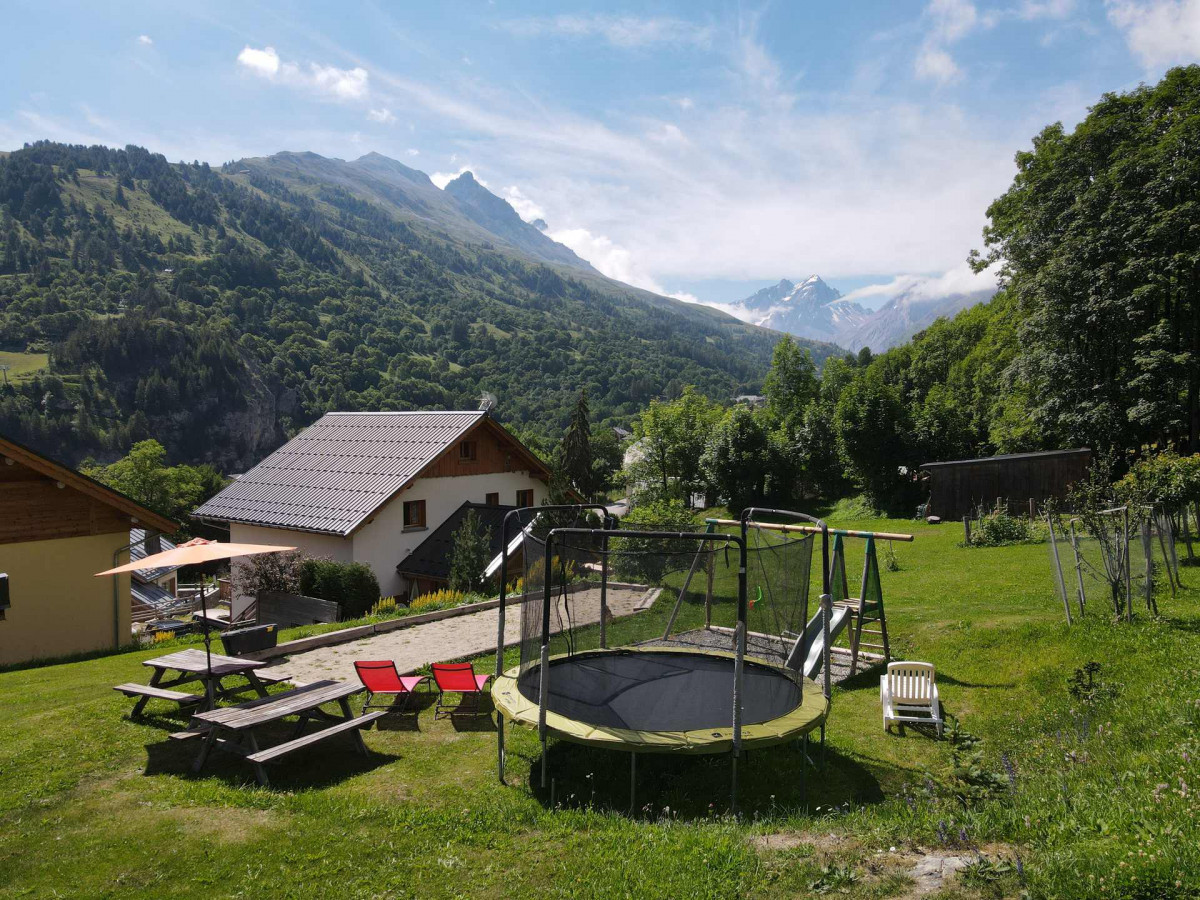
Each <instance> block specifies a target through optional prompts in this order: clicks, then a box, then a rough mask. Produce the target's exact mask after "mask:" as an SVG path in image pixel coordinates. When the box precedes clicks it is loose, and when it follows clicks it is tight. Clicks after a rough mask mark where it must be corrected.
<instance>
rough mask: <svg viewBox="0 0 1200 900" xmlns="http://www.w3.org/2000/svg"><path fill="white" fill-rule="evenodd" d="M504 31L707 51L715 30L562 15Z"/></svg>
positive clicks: (659, 20)
mask: <svg viewBox="0 0 1200 900" xmlns="http://www.w3.org/2000/svg"><path fill="white" fill-rule="evenodd" d="M500 27H501V28H503V29H504V30H505V31H508V32H509V33H511V34H515V35H519V36H521V37H541V36H544V35H559V36H563V37H576V38H582V37H598V38H601V39H603V40H605V41H607V42H608V43H610V44H612V45H613V46H616V47H626V48H628V47H645V46H648V45H651V44H690V45H694V46H700V47H707V46H709V45H710V44H711V43H712V40H713V34H714V30H713V28H712V27H711V26H709V25H699V24H696V23H694V22H688V21H686V20H684V19H676V18H671V17H651V18H642V17H639V16H616V15H605V14H600V13H597V14H595V15H560V16H545V17H539V18H529V19H510V20H508V21H506V22H502V23H501V26H500Z"/></svg>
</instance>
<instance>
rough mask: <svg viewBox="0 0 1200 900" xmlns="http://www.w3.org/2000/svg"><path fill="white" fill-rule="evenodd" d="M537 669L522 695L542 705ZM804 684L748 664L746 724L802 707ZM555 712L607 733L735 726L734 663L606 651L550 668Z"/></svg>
mask: <svg viewBox="0 0 1200 900" xmlns="http://www.w3.org/2000/svg"><path fill="white" fill-rule="evenodd" d="M538 678H539V672H538V667H537V666H534V667H532V668H530V669H529V670H528V671H527V672H525V674H524V675H522V676H521V677H520V679H519V682H518V686H519V689H520V691H521V694H522V695H524V697H525V698H526V699H527V700H529V701H530V702H531V703H535V704H536V703H538V702H539V684H538ZM800 700H801V696H800V688H799V686H798V685H797V684H796V683H795V682H794V681H792V680H791V679H790V678H788V677H787V676H786V675H784V674H783V673H781V672H778V671H776V670H774V669H771V668H768V667H767V666H763V665H759V664H757V663H753V662H750V661H747V662H746V663H745V666H744V669H743V676H742V724H743V725H755V724H758V723H760V722H767V721H769V720H771V719H776V718H779V717H780V716H784V715H787V714H788V713H790V712H791V711H792V710H794V709H796V707H797V706H799V705H800ZM547 709H548V710H549V711H550V712H554V713H558V714H559V715H561V716H565V717H566V718H569V719H574V720H576V721H578V722H583V723H586V724H588V725H595V726H599V727H602V728H625V729H629V730H631V731H700V730H703V729H715V728H730V727H731V726H732V725H733V659H732V657H726V656H714V655H711V654H705V653H671V652H661V651H660V652H655V651H652V650H650V651H624V652H623V651H615V652H614V651H608V652H605V651H602V652H599V653H595V654H589V653H581V654H579V655H577V656H574V657H569V658H563V659H557V660H553V661H551V663H550V700H549V703H548V704H547Z"/></svg>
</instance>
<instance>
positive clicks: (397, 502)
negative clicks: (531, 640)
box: [229, 471, 547, 617]
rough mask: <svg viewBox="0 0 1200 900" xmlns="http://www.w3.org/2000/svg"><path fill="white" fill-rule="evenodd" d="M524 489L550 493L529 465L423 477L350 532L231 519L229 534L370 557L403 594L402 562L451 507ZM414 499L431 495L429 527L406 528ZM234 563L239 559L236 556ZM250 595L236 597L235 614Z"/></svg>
mask: <svg viewBox="0 0 1200 900" xmlns="http://www.w3.org/2000/svg"><path fill="white" fill-rule="evenodd" d="M519 490H532V491H533V502H534V505H535V506H536V505H539V504H541V503H542V501H543V500H545V499H546V490H547V489H546V485H545V483H544V482H542V481H539V480H538V479H537V478H534V477H533V476H532V475H530V474H529V473H528V472H526V471H517V472H494V473H491V474H487V475H455V476H451V477H446V478H418V479H417V480H416V481H414V482H413V483H412V484H411V485H410V486H409V487H408V488H406V489H405V490H403V491H401V492H400V493H399V494H397V495H396V496H395V497H393V498H392V500H391V501H389V502H388V503H387V504H386V505H385V506H383V507H382V508H381V509H380V510H379V511H378V512H377V513H376V514H375V517H374V518H373V519H371V520H370V521H369V522H367V524H365V525H363V526H362V527H360V528H359V530H358V531H356V532H355V533H354V534H353V535H352V536H351V537H349V538H342V537H337V536H334V535H328V534H312V533H309V532H305V531H288V530H287V529H283V528H263V527H260V526H257V525H239V524H237V523H231V524H230V531H229V539H230V540H231V541H235V542H238V543H248V544H283V545H285V546H290V547H299V548H300V549H301V550H302V551H304V553H305V554H306V555H308V556H323V557H328V558H329V559H336V560H338V561H339V562H361V563H364V564H366V565H368V566H370V567H371V571H373V572H374V573H375V577H376V578H377V579H379V591H380V594H381V595H382V596H385V597H386V596H389V595H394V596H399V595H402V594H404V593H405V592H406V591H407V590H408V582H407V580H406V579H404V578H401V577H400V576H399V575H397V574H396V564H397V563H399V562H401V561H402V560H403V559H404V558H405V557H406V556H408V554H409V553H411V552H412V551H413V550H415V549H416V548H417V547H418V546H419V545H420V544H421V542H422V541H424V540H425V538H427V537H428V536H429V534H430V533H431V532H432V531H433V530H434V529H436V528H437V527H438V526H439V525H441V524H442V522H444V521H446V519H447V518H448V517H449V516H450V514H451V513H453V512H454V511H455V510H456V509H458V508H459V507H460V506H462V505H463V504H464V503H466V502H467V501H472V502H475V503H483V502H485V501H486V500H487V495H488V494H490V493H498V494H499V495H500V503H501V504H502V505H504V506H512V505H513V504H515V503H516V502H517V491H519ZM411 500H424V501H425V523H426V527H425V528H423V529H413V530H408V531H406V530H405V529H404V504H405V502H406V501H411ZM234 565H235V566H236V565H237V562H236V560H235V562H234ZM250 599H252V598H249V597H234V599H233V613H234V615H235V617H236V615H237V613H238V612H239V611H240V610H241V608H242V605H243V604H244V603H246V602H248V601H249V600H250Z"/></svg>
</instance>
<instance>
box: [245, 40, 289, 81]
mask: <svg viewBox="0 0 1200 900" xmlns="http://www.w3.org/2000/svg"><path fill="white" fill-rule="evenodd" d="M237 61H238V63H239V64H241V65H243V66H245V67H246V68H247V69H249V70H250V71H251V72H254V73H255V74H256V75H262V76H263V77H264V78H274V77H275V76H276V75H277V74H278V73H279V54H278V53H276V52H275V48H274V47H264V48H263V49H262V50H258V49H255V48H254V47H251V46H250V45H249V44H247V45H246V46H245V47H243V48H242V52H241V53H239V54H238V57H237Z"/></svg>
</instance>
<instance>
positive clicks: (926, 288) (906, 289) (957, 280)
mask: <svg viewBox="0 0 1200 900" xmlns="http://www.w3.org/2000/svg"><path fill="white" fill-rule="evenodd" d="M996 275H997V273H996V270H995V267H994V266H993V267H992V268H989V269H985V270H984V271H982V272H980V273H979V274H976V273H975V272H974V270H972V269H971V267H970V266H968V265H967V264H966V263H961V264H959V265H957V266H955V267H954V268H952V269H949V270H948V271H946V272H943V273H942V274H941V275H913V274H906V275H897V276H896V277H895V278H893V279H891V280H890V281H886V282H882V283H880V284H869V285H867V286H866V287H861V288H859V289H858V290H856V291H851V292H850V293H848V294H846V296H845V298H844V299H846V300H853V301H855V302H858V303H862V304H863V305H864V306H876V305H878V303H880V302H882V301H885V300H888V299H890V298H892V297H895V296H897V295H899V294H907V295H908V297H909V298H910V299H913V300H935V299H938V298H941V297H950V296H953V295H955V294H970V293H974V292H975V291H985V290H995V289H996V286H997V282H996ZM872 301H875V302H872Z"/></svg>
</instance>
